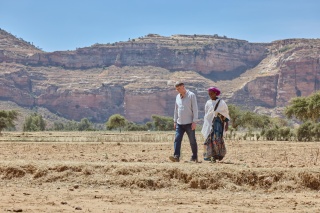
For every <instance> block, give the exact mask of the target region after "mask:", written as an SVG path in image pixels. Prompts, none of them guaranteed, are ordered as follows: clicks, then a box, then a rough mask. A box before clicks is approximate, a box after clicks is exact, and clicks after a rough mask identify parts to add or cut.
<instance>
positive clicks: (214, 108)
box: [201, 87, 230, 162]
mask: <svg viewBox="0 0 320 213" xmlns="http://www.w3.org/2000/svg"><path fill="white" fill-rule="evenodd" d="M208 94H209V96H210V100H208V101H207V103H206V105H205V116H204V124H203V127H202V130H201V133H202V134H203V136H204V138H206V141H205V143H204V153H203V157H204V160H207V161H211V162H216V160H219V161H221V160H222V159H223V157H224V156H225V155H226V147H225V144H224V140H223V135H224V132H225V131H227V130H228V121H229V120H230V116H229V110H228V106H227V104H226V103H225V102H224V101H223V100H221V99H219V98H218V96H219V95H220V90H219V89H218V88H216V87H210V88H209V89H208Z"/></svg>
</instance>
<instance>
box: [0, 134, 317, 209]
mask: <svg viewBox="0 0 320 213" xmlns="http://www.w3.org/2000/svg"><path fill="white" fill-rule="evenodd" d="M126 134H127V133H122V134H121V136H125V137H124V138H130V140H131V141H132V142H119V140H121V139H119V135H120V134H119V135H117V136H116V137H113V138H110V137H109V136H110V135H102V134H101V133H90V135H88V133H41V134H40V133H34V134H31V133H29V135H28V134H26V133H4V134H3V136H2V137H0V153H1V155H0V179H1V181H0V196H1V202H0V212H208V211H210V212H320V166H319V164H320V162H319V161H320V159H319V158H320V153H319V143H316V142H310V143H298V142H267V141H258V142H257V141H227V149H228V150H227V151H228V153H227V156H226V158H225V159H224V160H223V161H222V162H220V163H215V164H212V163H208V162H203V161H201V158H199V159H200V161H201V162H200V163H189V162H187V160H188V159H189V157H190V155H191V151H190V147H189V144H188V142H187V141H186V140H184V141H183V147H182V153H183V156H182V160H181V162H179V163H172V162H170V161H169V159H168V157H169V156H170V155H171V154H172V152H173V142H172V140H171V138H172V133H170V135H163V136H165V137H167V139H164V141H157V140H154V139H152V140H150V141H152V142H144V139H146V137H145V136H144V137H141V135H140V136H139V135H138V134H136V135H127V136H126ZM154 134H155V133H154ZM163 134H168V133H163ZM149 136H150V134H149ZM149 136H148V137H149ZM151 137H155V138H156V137H158V138H159V137H160V136H159V135H152V134H151ZM165 137H164V138H165ZM198 138H199V142H198V144H199V156H201V153H202V145H201V142H200V141H201V138H200V137H198ZM147 139H148V138H147ZM122 140H123V141H127V140H125V139H122ZM161 140H163V137H162V139H161ZM110 141H117V142H110Z"/></svg>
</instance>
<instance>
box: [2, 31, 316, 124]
mask: <svg viewBox="0 0 320 213" xmlns="http://www.w3.org/2000/svg"><path fill="white" fill-rule="evenodd" d="M319 56H320V39H287V40H280V41H274V42H272V43H250V42H247V41H244V40H238V39H231V38H226V37H221V36H218V35H212V36H211V35H173V36H170V37H164V36H160V35H157V34H149V35H147V36H144V37H140V38H136V39H131V40H129V41H125V42H116V43H113V44H94V45H92V46H90V47H83V48H78V49H76V50H73V51H56V52H44V51H41V50H40V49H39V48H37V47H35V46H33V45H32V44H30V43H28V42H26V41H24V40H23V39H19V38H17V37H15V36H13V35H11V34H10V33H8V32H6V31H4V30H0V101H1V102H7V101H10V102H14V103H16V104H17V105H19V106H21V107H27V108H35V107H43V108H46V109H48V110H49V111H50V112H52V113H54V114H56V115H59V116H61V117H64V118H67V119H70V120H81V119H82V118H84V117H86V118H89V119H90V120H91V121H93V122H105V121H106V120H107V119H108V118H109V116H111V115H112V114H115V113H119V114H122V115H124V116H125V117H126V118H127V119H128V120H130V121H134V122H145V121H147V120H150V118H151V115H152V114H158V115H165V116H172V115H173V107H174V99H175V95H176V92H175V90H174V87H173V85H174V82H175V81H177V80H183V81H185V82H186V84H187V85H186V86H187V88H188V89H190V90H192V91H194V92H195V93H196V94H197V97H198V104H199V109H200V117H202V116H203V110H204V109H203V108H204V104H205V102H206V100H207V98H208V97H207V93H206V88H207V87H209V86H211V85H215V86H218V87H219V88H221V90H222V98H224V99H225V100H226V101H227V103H232V104H238V105H241V106H243V107H245V108H247V109H252V110H257V109H258V108H259V107H263V108H264V109H266V110H267V112H269V113H270V112H272V110H274V109H276V108H278V107H283V106H285V104H286V103H287V102H288V101H289V100H290V99H291V98H292V97H296V96H305V95H309V94H311V93H312V92H314V91H317V90H319V88H320V86H319V81H320V64H319Z"/></svg>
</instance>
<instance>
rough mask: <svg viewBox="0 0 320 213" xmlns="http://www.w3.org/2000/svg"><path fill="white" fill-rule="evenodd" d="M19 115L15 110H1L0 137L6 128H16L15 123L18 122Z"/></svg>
mask: <svg viewBox="0 0 320 213" xmlns="http://www.w3.org/2000/svg"><path fill="white" fill-rule="evenodd" d="M18 115H19V113H18V112H17V111H15V110H10V111H5V110H0V135H1V131H2V130H3V129H6V128H10V127H14V126H15V125H14V123H13V122H14V121H15V120H17V118H18Z"/></svg>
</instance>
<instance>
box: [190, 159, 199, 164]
mask: <svg viewBox="0 0 320 213" xmlns="http://www.w3.org/2000/svg"><path fill="white" fill-rule="evenodd" d="M190 162H195V163H198V158H191V159H190Z"/></svg>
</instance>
